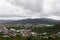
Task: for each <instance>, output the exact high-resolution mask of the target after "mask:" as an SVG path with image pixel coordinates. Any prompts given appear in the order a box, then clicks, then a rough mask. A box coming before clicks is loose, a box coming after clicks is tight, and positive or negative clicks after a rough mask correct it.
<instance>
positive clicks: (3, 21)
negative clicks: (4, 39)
mask: <svg viewBox="0 0 60 40" xmlns="http://www.w3.org/2000/svg"><path fill="white" fill-rule="evenodd" d="M13 21H14V20H0V23H6V22H13Z"/></svg>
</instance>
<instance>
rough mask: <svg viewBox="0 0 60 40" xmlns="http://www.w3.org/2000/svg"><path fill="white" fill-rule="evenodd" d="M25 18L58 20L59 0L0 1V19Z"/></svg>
mask: <svg viewBox="0 0 60 40" xmlns="http://www.w3.org/2000/svg"><path fill="white" fill-rule="evenodd" d="M26 18H51V19H56V20H60V0H0V19H4V20H19V19H26Z"/></svg>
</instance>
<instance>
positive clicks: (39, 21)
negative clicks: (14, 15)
mask: <svg viewBox="0 0 60 40" xmlns="http://www.w3.org/2000/svg"><path fill="white" fill-rule="evenodd" d="M7 23H13V24H18V23H19V24H27V23H29V24H58V23H60V20H53V19H47V18H38V19H23V20H17V21H13V22H7Z"/></svg>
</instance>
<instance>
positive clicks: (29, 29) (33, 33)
mask: <svg viewBox="0 0 60 40" xmlns="http://www.w3.org/2000/svg"><path fill="white" fill-rule="evenodd" d="M0 26H1V27H0V40H8V39H9V37H12V38H13V39H11V40H17V39H15V38H16V36H17V35H18V36H17V37H18V40H29V39H30V40H32V39H31V38H36V39H33V40H40V39H41V40H44V39H46V40H49V39H51V40H52V39H54V38H55V39H56V38H58V39H59V38H60V31H57V32H56V30H55V28H54V30H55V32H54V30H52V28H51V27H53V26H54V25H48V24H39V25H33V24H24V25H23V24H14V25H13V24H4V25H0ZM47 28H51V29H47ZM46 29H47V30H46ZM51 30H52V31H51ZM49 32H50V33H49ZM20 37H22V39H21V38H20ZM29 37H31V38H29ZM2 38H8V39H2ZM23 38H25V39H23ZM55 39H54V40H55ZM56 40H57V39H56Z"/></svg>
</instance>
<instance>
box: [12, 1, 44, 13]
mask: <svg viewBox="0 0 60 40" xmlns="http://www.w3.org/2000/svg"><path fill="white" fill-rule="evenodd" d="M43 1H44V0H12V1H11V3H13V4H16V5H18V6H22V7H24V8H25V9H30V10H32V11H34V12H41V11H42V6H43Z"/></svg>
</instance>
